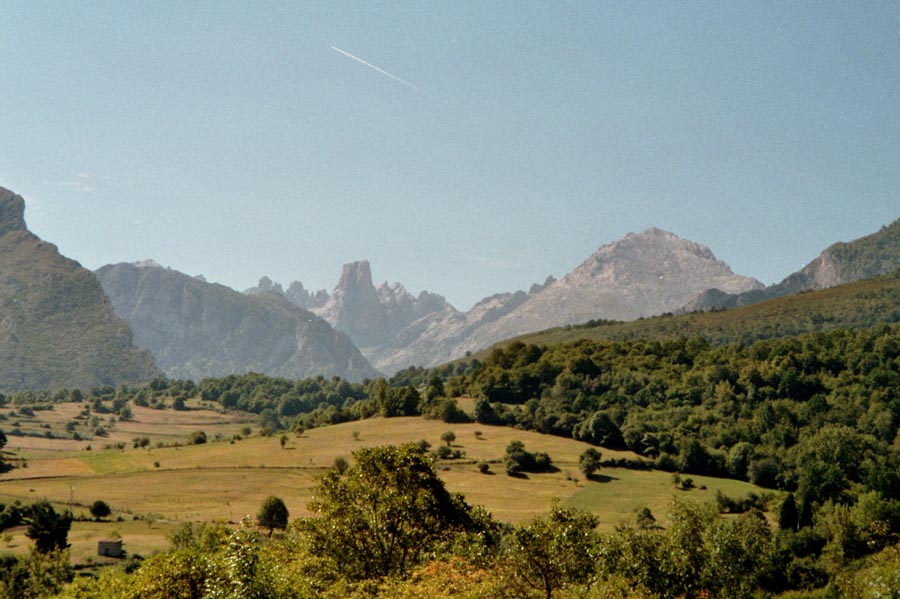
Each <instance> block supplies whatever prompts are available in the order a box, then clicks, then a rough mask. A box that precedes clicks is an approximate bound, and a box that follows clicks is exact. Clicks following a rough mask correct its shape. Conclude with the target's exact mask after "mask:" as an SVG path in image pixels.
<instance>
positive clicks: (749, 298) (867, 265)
mask: <svg viewBox="0 0 900 599" xmlns="http://www.w3.org/2000/svg"><path fill="white" fill-rule="evenodd" d="M898 269H900V219H898V220H896V221H894V222H893V223H891V224H890V225H887V226H884V227H882V228H881V230H880V231H878V232H877V233H873V234H871V235H867V236H865V237H861V238H859V239H857V240H855V241H850V242H839V243H835V244H833V245H830V246H828V247H827V248H826V249H825V250H824V251H823V252H822V253H821V254H819V255H818V256H817V257H816V259H815V260H813V261H812V262H810V263H809V264H807V265H806V266H804V267H803V268H802V269H801V270H799V271H797V272H795V273H793V274H791V275H789V276H788V277H786V278H785V279H784V280H783V281H781V282H780V283H777V284H775V285H772V286H770V287H767V288H765V289H763V290H761V291H758V290H754V291H750V292H745V293H733V292H728V291H727V290H724V289H717V288H710V289H709V290H706V291H704V292H703V293H701V294H700V295H698V296H697V297H696V298H694V299H693V300H692V301H691V302H689V303H687V304H686V305H685V306H684V307H682V309H681V310H680V311H681V312H695V311H699V310H711V309H723V308H734V307H736V306H746V305H749V304H752V303H755V302H758V301H761V300H764V299H772V298H776V297H782V296H785V295H790V294H793V293H799V292H801V291H809V290H812V289H826V288H828V287H834V286H836V285H843V284H845V283H852V282H854V281H860V280H863V279H868V278H871V277H874V276H878V275H883V274H887V273H890V272H893V271H895V270H898Z"/></svg>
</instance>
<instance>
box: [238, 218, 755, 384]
mask: <svg viewBox="0 0 900 599" xmlns="http://www.w3.org/2000/svg"><path fill="white" fill-rule="evenodd" d="M298 286H299V288H301V289H302V285H301V284H299V283H296V282H295V283H292V284H291V286H290V288H298ZM711 287H716V288H720V289H726V290H728V291H730V292H735V293H737V292H743V291H750V290H760V289H762V288H763V285H762V283H760V282H759V281H757V280H756V279H752V278H748V277H743V276H739V275H736V274H734V273H733V272H732V271H731V269H730V268H728V266H727V265H726V264H725V263H723V262H721V261H719V260H717V259H716V257H715V256H714V255H713V253H712V252H711V251H710V250H709V248H707V247H705V246H702V245H700V244H697V243H694V242H691V241H686V240H684V239H681V238H679V237H678V236H676V235H673V234H672V233H668V232H666V231H662V230H660V229H649V230H647V231H644V232H643V233H640V234H630V235H627V236H626V237H625V238H624V239H622V240H620V241H617V242H615V243H611V244H608V245H605V246H603V247H601V248H600V249H598V250H597V251H596V252H595V253H594V254H593V255H592V256H590V257H589V258H588V259H587V260H586V261H585V262H584V263H582V264H581V265H580V266H578V267H577V268H576V269H575V270H573V271H572V272H571V273H569V274H567V275H566V276H565V277H563V278H561V279H560V280H555V279H554V278H552V277H549V278H548V279H547V280H546V281H545V282H544V284H542V285H539V284H536V285H533V286H532V287H531V288H530V289H529V291H528V292H527V293H526V292H524V291H517V292H514V293H502V294H497V295H494V296H491V297H488V298H485V299H484V300H482V301H480V302H479V303H478V304H476V305H475V306H474V307H473V308H472V309H471V310H469V311H468V312H461V311H459V310H457V309H455V308H454V307H453V306H451V305H450V304H449V303H447V301H446V300H445V299H444V298H443V297H441V296H439V295H437V294H433V293H428V292H422V293H420V294H419V295H418V296H417V297H413V296H412V295H410V294H409V293H408V292H407V291H406V289H404V288H403V286H402V285H400V284H398V283H395V284H393V285H388V284H387V283H383V284H381V285H380V286H378V287H377V288H376V287H375V286H374V285H373V282H372V274H371V269H370V266H369V263H368V262H365V261H362V262H355V263H352V264H348V265H345V266H344V269H343V272H342V273H341V277H340V280H339V281H338V284H337V286H335V288H334V291H333V292H332V294H331V295H330V296H328V299H327V300H326V301H325V302H324V303H320V304H319V305H317V306H313V307H312V308H311V309H312V310H313V311H314V312H316V313H317V314H319V315H320V316H322V317H323V318H325V319H326V320H328V321H329V322H330V323H331V324H333V325H334V326H335V328H337V329H338V330H342V331H344V332H346V333H347V334H348V335H350V337H351V338H352V339H353V340H354V342H356V343H357V345H358V346H359V347H360V348H361V350H362V352H363V354H365V355H366V357H368V358H369V360H370V361H371V362H372V364H373V365H374V366H375V367H376V368H378V369H379V370H381V371H382V372H386V373H393V372H396V371H398V370H401V369H403V368H406V367H408V366H412V365H419V366H433V365H436V364H439V363H441V362H444V361H447V360H450V359H453V358H456V357H459V356H462V355H464V354H465V353H466V352H467V351H477V350H479V349H481V348H483V347H486V346H488V345H490V344H492V343H495V342H497V341H500V340H502V339H506V338H509V337H512V336H515V335H520V334H522V333H527V332H531V331H536V330H541V329H545V328H548V327H552V326H560V325H566V324H574V323H579V322H584V321H587V320H590V319H594V318H606V319H616V320H633V319H636V318H640V317H644V316H651V315H654V314H660V313H662V312H669V311H672V310H676V309H678V308H679V307H681V306H682V305H684V304H685V303H686V302H687V301H689V300H690V299H691V298H693V297H695V296H696V295H697V294H698V293H700V292H702V291H704V290H706V289H709V288H711ZM263 288H265V289H273V288H274V289H276V290H279V289H280V286H277V285H275V284H273V283H271V281H270V280H269V279H268V278H263V279H262V280H261V281H260V285H259V286H258V287H256V288H254V289H252V290H248V292H250V293H256V292H258V291H259V290H260V289H263ZM281 293H282V294H283V295H284V296H285V297H288V296H287V294H285V293H284V292H283V291H282V292H281ZM317 295H319V297H320V298H322V299H324V297H325V296H324V295H323V294H321V292H320V293H319V294H317ZM288 299H290V298H288Z"/></svg>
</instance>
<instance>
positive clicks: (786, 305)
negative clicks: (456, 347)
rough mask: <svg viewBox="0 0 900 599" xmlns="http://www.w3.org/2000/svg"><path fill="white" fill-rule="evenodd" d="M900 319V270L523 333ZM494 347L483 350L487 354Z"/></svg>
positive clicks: (688, 330)
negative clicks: (738, 303)
mask: <svg viewBox="0 0 900 599" xmlns="http://www.w3.org/2000/svg"><path fill="white" fill-rule="evenodd" d="M898 321H900V273H894V274H890V275H885V276H879V277H875V278H872V279H868V280H863V281H859V282H856V283H849V284H846V285H840V286H837V287H831V288H828V289H823V290H820V291H809V292H805V293H799V294H796V295H789V296H786V297H781V298H775V299H770V300H766V301H761V302H759V303H754V304H752V305H748V306H742V307H739V308H734V309H731V310H717V311H712V312H695V313H691V314H684V315H679V316H672V315H666V316H657V317H654V318H646V319H642V320H637V321H633V322H595V323H587V324H585V325H579V326H571V327H558V328H553V329H547V330H544V331H540V332H537V333H531V334H528V335H521V336H519V337H516V338H515V339H510V340H507V341H504V342H501V343H498V344H497V346H498V347H502V346H505V345H508V344H509V343H511V342H513V341H522V342H524V343H529V344H535V345H549V344H552V343H560V342H568V341H574V340H576V339H590V340H596V341H601V340H611V341H621V340H627V339H645V340H658V339H671V338H676V337H687V338H690V337H698V336H699V337H704V338H706V339H707V340H708V341H709V342H710V343H713V344H717V345H718V344H724V343H732V342H735V341H753V340H758V339H771V338H778V337H790V336H793V335H799V334H803V333H812V332H817V331H830V330H834V329H838V328H850V329H856V328H865V327H871V326H875V325H879V324H890V323H894V322H898ZM488 353H489V350H488V351H484V352H480V353H479V354H478V356H483V355H487V354H488Z"/></svg>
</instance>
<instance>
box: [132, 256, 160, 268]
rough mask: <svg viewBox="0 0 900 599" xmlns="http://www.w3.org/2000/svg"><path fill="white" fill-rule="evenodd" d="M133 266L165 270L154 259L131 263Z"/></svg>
mask: <svg viewBox="0 0 900 599" xmlns="http://www.w3.org/2000/svg"><path fill="white" fill-rule="evenodd" d="M131 265H132V266H137V267H138V268H165V266H163V265H162V264H160V263H159V262H157V261H156V260H153V259H152V258H147V259H146V260H137V261H136V262H132V263H131Z"/></svg>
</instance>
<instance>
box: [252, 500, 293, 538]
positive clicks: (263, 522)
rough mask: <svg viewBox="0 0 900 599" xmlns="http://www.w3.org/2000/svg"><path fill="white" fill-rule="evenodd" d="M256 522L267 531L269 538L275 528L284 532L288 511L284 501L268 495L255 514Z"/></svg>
mask: <svg viewBox="0 0 900 599" xmlns="http://www.w3.org/2000/svg"><path fill="white" fill-rule="evenodd" d="M256 521H257V522H258V523H259V525H260V526H262V527H263V528H268V529H269V536H270V537H271V536H272V531H274V530H275V529H276V528H278V529H280V530H284V529H285V528H287V524H288V509H287V506H285V505H284V501H282V500H281V499H280V498H278V497H275V496H274V495H269V496H268V497H266V499H265V501H263V503H262V506H261V507H260V508H259V513H257V514H256Z"/></svg>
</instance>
